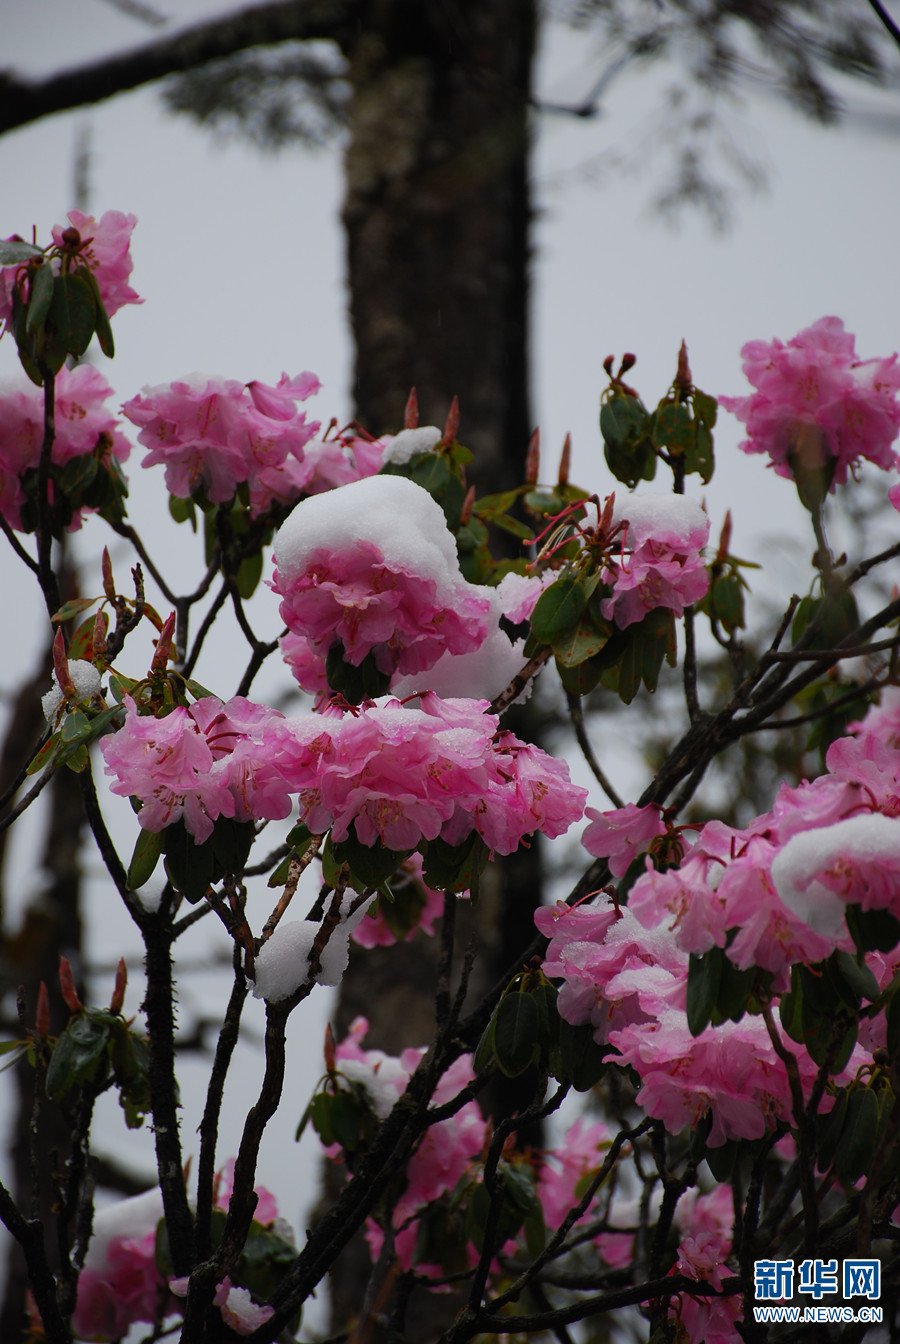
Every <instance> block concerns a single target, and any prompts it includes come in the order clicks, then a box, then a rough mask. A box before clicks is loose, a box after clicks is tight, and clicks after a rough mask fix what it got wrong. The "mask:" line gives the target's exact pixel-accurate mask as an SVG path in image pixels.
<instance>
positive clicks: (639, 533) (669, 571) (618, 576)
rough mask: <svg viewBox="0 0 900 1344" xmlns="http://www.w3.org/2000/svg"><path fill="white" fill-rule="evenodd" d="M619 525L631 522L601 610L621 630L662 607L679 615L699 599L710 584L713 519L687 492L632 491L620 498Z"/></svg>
mask: <svg viewBox="0 0 900 1344" xmlns="http://www.w3.org/2000/svg"><path fill="white" fill-rule="evenodd" d="M613 520H614V522H616V523H619V522H623V521H624V522H627V528H626V531H625V535H624V542H623V551H624V552H630V554H628V555H625V554H623V556H622V558H621V559H620V560H610V562H609V563H608V565H607V566H606V568H605V569H604V571H603V581H604V583H608V584H611V585H612V586H613V593H612V596H611V597H608V598H605V599H604V600H603V602H602V603H601V606H600V610H601V611H602V613H603V615H604V616H605V617H606V619H607V620H608V621H609V620H614V621H615V623H616V625H617V626H618V627H619V629H620V630H624V629H626V628H627V627H628V626H629V625H633V624H634V622H635V621H640V620H643V618H644V616H646V614H647V612H649V611H655V610H656V609H657V608H658V607H663V608H665V609H667V610H669V611H672V612H674V614H675V615H676V616H681V615H683V613H684V609H685V607H686V606H689V605H690V604H691V603H692V602H698V601H699V600H700V598H701V597H703V596H704V594H705V593H706V590H707V588H708V587H709V575H708V574H707V572H706V569H705V567H704V564H703V557H702V554H701V552H702V550H703V547H704V546H705V545H706V543H707V541H708V539H709V519H708V518H707V516H706V514H705V513H704V512H703V510H702V509H701V508H700V505H699V504H697V503H695V502H694V501H693V500H691V499H687V498H686V497H685V496H684V495H627V496H626V497H625V498H624V500H623V501H621V502H620V501H619V500H618V499H617V500H616V504H615V509H614V513H613Z"/></svg>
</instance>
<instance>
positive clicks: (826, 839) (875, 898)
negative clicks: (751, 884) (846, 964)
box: [772, 812, 900, 938]
mask: <svg viewBox="0 0 900 1344" xmlns="http://www.w3.org/2000/svg"><path fill="white" fill-rule="evenodd" d="M772 880H773V881H774V883H775V887H776V889H777V891H778V894H779V896H780V897H781V899H782V900H783V901H784V903H785V905H787V906H788V907H789V909H791V910H792V911H793V912H794V913H795V914H796V915H797V916H799V918H800V919H802V920H803V921H804V923H806V924H808V925H809V927H810V928H811V929H813V930H814V931H815V932H816V933H820V934H823V935H824V936H826V937H833V938H840V937H841V936H842V935H844V933H845V923H844V912H845V910H846V908H847V906H848V905H858V906H859V907H860V908H861V909H863V910H887V911H888V912H889V913H890V914H892V915H893V916H894V917H895V918H896V917H898V916H900V817H886V816H884V815H883V813H881V812H870V813H862V814H860V815H858V816H854V817H847V818H846V819H845V820H844V821H837V822H835V823H834V825H833V826H825V827H822V828H821V829H819V830H813V831H801V832H799V833H798V834H797V835H794V836H792V837H791V839H790V840H789V841H788V842H787V844H786V845H785V846H784V848H783V849H782V850H781V851H780V852H779V854H778V855H777V856H776V858H775V860H774V861H773V864H772Z"/></svg>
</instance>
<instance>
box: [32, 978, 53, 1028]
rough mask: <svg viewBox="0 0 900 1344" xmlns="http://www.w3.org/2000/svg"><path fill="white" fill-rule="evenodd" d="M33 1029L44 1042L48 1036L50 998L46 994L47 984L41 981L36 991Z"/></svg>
mask: <svg viewBox="0 0 900 1344" xmlns="http://www.w3.org/2000/svg"><path fill="white" fill-rule="evenodd" d="M34 1029H35V1031H36V1032H37V1034H38V1036H39V1037H40V1038H41V1040H42V1041H45V1040H46V1039H47V1037H48V1036H49V1035H50V996H49V994H48V993H47V984H46V981H44V980H42V981H41V983H40V987H39V989H38V999H37V1014H36V1016H35V1020H34Z"/></svg>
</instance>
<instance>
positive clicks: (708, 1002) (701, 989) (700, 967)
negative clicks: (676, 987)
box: [687, 947, 725, 1036]
mask: <svg viewBox="0 0 900 1344" xmlns="http://www.w3.org/2000/svg"><path fill="white" fill-rule="evenodd" d="M724 956H725V954H724V953H723V951H722V949H721V948H720V947H713V948H711V949H710V950H709V952H706V953H705V954H704V955H703V956H702V957H698V956H697V955H696V954H695V953H693V952H692V953H691V955H690V957H689V959H688V982H687V1023H688V1028H689V1029H690V1033H691V1035H692V1036H699V1035H700V1033H701V1031H704V1030H705V1028H706V1027H707V1026H708V1025H709V1020H710V1018H711V1017H712V1014H713V1009H714V1008H715V1005H716V1000H717V998H718V996H719V981H720V979H721V976H722V962H723V960H724Z"/></svg>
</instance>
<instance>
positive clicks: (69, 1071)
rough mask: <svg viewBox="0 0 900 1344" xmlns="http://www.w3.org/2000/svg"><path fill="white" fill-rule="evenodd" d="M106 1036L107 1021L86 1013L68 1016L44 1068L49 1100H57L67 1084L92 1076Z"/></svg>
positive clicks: (74, 1083)
mask: <svg viewBox="0 0 900 1344" xmlns="http://www.w3.org/2000/svg"><path fill="white" fill-rule="evenodd" d="M108 1039H109V1024H108V1023H106V1022H103V1021H97V1020H95V1019H94V1018H91V1017H88V1016H83V1017H73V1018H72V1019H71V1021H70V1022H69V1025H68V1026H67V1027H66V1029H65V1031H64V1032H63V1033H62V1035H61V1036H60V1037H59V1040H58V1041H57V1042H56V1045H55V1046H54V1048H53V1054H52V1055H51V1057H50V1063H49V1065H48V1067H47V1077H46V1080H45V1084H44V1086H45V1090H46V1092H47V1096H48V1097H49V1098H50V1100H51V1101H58V1100H59V1098H60V1097H61V1096H63V1094H64V1093H65V1092H67V1091H68V1090H69V1088H70V1087H73V1086H75V1085H76V1084H78V1083H83V1082H87V1081H89V1080H90V1079H91V1077H92V1076H93V1073H94V1070H95V1069H96V1067H97V1064H98V1063H99V1060H100V1057H101V1055H102V1054H103V1051H104V1050H105V1049H106V1043H107V1041H108Z"/></svg>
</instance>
